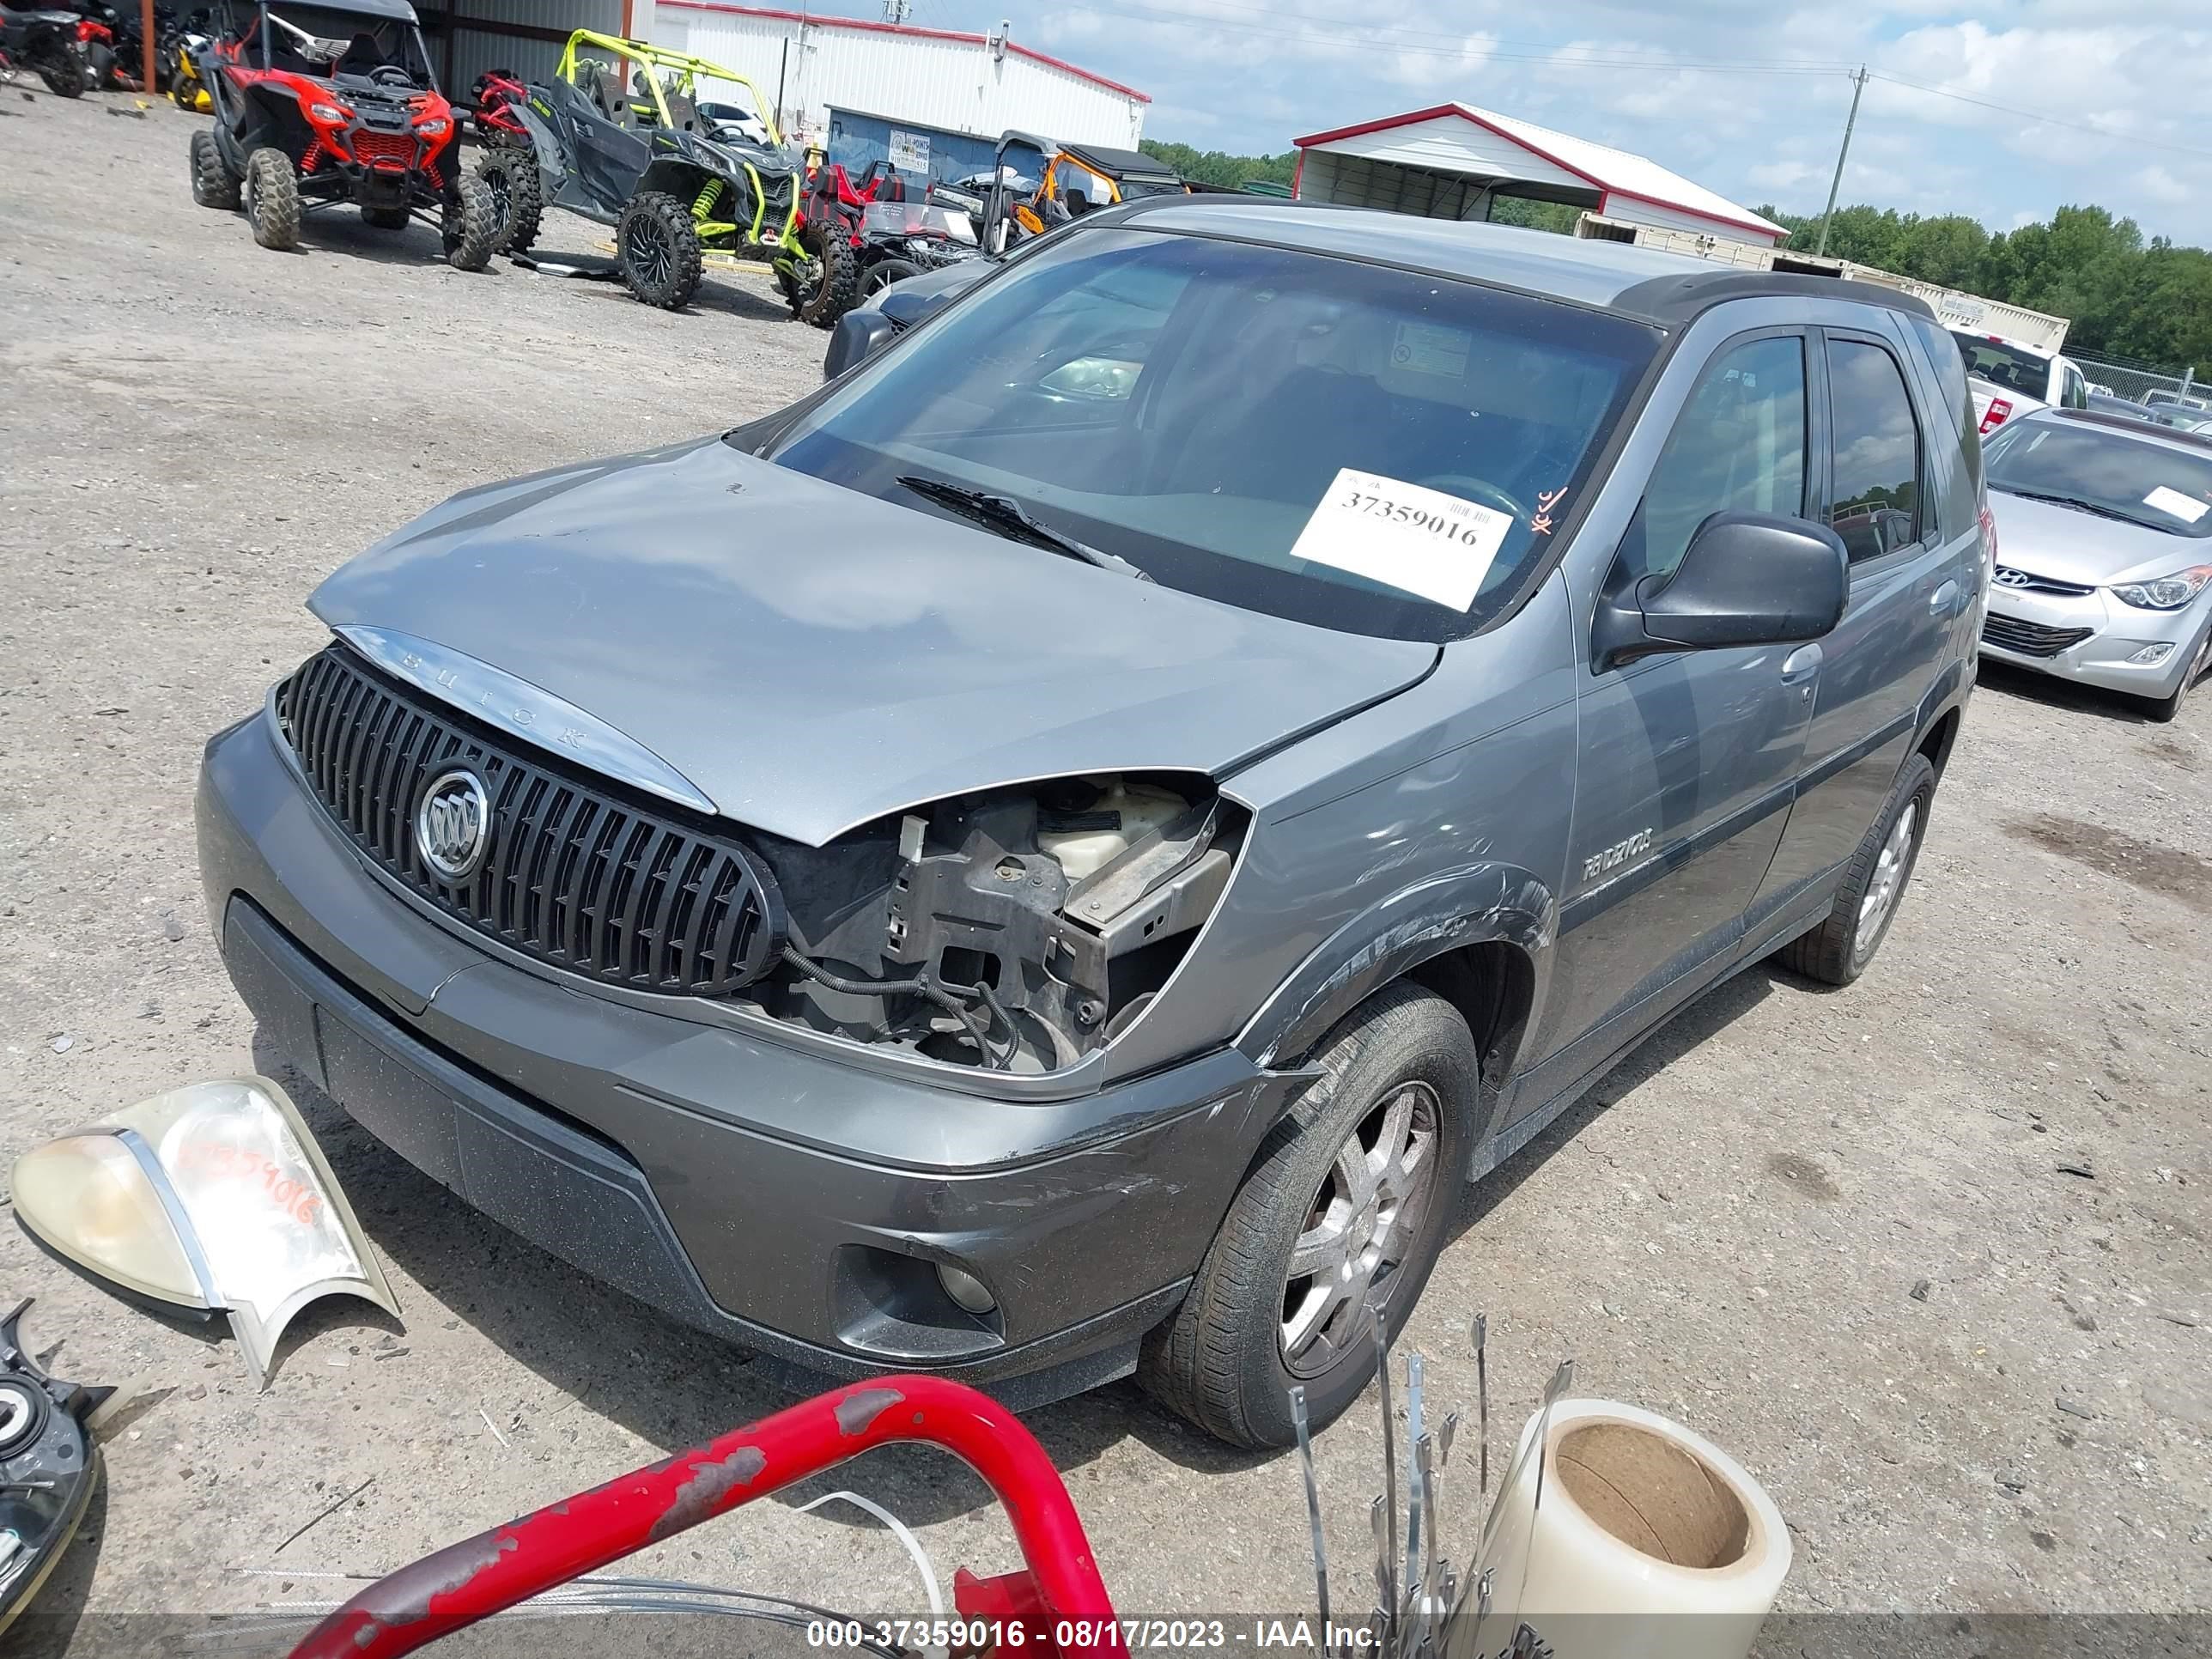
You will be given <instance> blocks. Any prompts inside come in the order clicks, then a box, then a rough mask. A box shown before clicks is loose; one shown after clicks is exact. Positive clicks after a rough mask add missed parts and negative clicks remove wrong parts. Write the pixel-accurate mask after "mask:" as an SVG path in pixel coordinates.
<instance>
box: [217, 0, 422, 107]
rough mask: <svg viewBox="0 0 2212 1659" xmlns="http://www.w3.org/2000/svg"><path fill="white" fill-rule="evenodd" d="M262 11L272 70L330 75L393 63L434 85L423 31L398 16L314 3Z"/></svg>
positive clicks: (364, 71) (322, 77)
mask: <svg viewBox="0 0 2212 1659" xmlns="http://www.w3.org/2000/svg"><path fill="white" fill-rule="evenodd" d="M262 16H263V17H265V18H266V19H267V22H266V24H265V25H263V24H262V23H261V22H260V21H259V20H258V19H257V20H256V27H257V28H260V29H261V30H262V32H263V33H264V35H265V37H266V40H267V47H268V52H269V67H270V68H271V69H274V70H286V71H289V73H291V74H294V75H311V76H314V77H315V78H316V79H318V80H330V79H333V78H335V77H336V76H340V75H352V76H368V75H369V74H371V73H373V72H374V70H380V69H385V68H392V69H398V70H404V71H405V72H406V76H407V78H408V80H409V82H410V83H411V84H413V85H415V86H417V87H421V88H426V89H427V88H429V87H430V86H431V85H432V84H433V82H432V81H431V79H430V61H429V59H428V58H427V57H425V56H424V55H423V51H422V35H421V34H420V33H418V32H417V31H416V27H415V25H414V24H412V23H410V22H406V21H403V20H401V19H399V18H397V17H375V16H372V15H369V14H368V13H367V12H360V11H346V10H343V9H339V8H337V7H332V6H312V5H282V6H270V7H268V8H267V9H265V10H264V12H263V14H262ZM257 44H258V43H257Z"/></svg>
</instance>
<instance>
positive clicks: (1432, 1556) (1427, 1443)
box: [1413, 1435, 1437, 1644]
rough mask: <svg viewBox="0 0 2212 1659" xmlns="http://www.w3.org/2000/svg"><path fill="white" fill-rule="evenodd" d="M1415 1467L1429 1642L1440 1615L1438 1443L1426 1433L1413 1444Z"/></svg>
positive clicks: (1423, 1622) (1424, 1634)
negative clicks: (1438, 1579) (1437, 1590)
mask: <svg viewBox="0 0 2212 1659" xmlns="http://www.w3.org/2000/svg"><path fill="white" fill-rule="evenodd" d="M1413 1469H1414V1472H1415V1476H1416V1478H1417V1479H1418V1480H1419V1482H1420V1504H1421V1510H1422V1517H1421V1518H1422V1522H1423V1526H1422V1528H1421V1530H1422V1534H1423V1536H1424V1537H1425V1538H1426V1540H1427V1542H1426V1543H1425V1544H1424V1545H1423V1546H1422V1556H1421V1589H1420V1598H1421V1600H1420V1632H1421V1640H1422V1642H1423V1643H1424V1644H1426V1643H1427V1641H1428V1638H1429V1632H1430V1630H1431V1626H1433V1625H1434V1623H1435V1621H1436V1616H1437V1608H1436V1589H1437V1479H1436V1443H1435V1442H1434V1441H1432V1440H1431V1438H1430V1437H1428V1436H1427V1435H1423V1436H1422V1437H1420V1438H1419V1439H1418V1440H1416V1441H1415V1442H1414V1443H1413Z"/></svg>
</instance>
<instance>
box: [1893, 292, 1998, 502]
mask: <svg viewBox="0 0 2212 1659" xmlns="http://www.w3.org/2000/svg"><path fill="white" fill-rule="evenodd" d="M1905 321H1906V323H1907V324H1908V325H1911V330H1912V332H1913V333H1914V335H1916V336H1917V337H1918V339H1919V341H1920V345H1921V349H1922V350H1923V351H1924V352H1925V353H1926V354H1927V357H1928V362H1929V367H1930V368H1934V369H1935V371H1936V386H1938V387H1939V388H1940V389H1941V390H1942V394H1943V421H1942V424H1941V425H1940V426H1938V427H1936V428H1935V429H1933V430H1932V431H1930V433H1929V440H1928V441H1929V446H1930V447H1936V446H1941V447H1942V452H1943V453H1942V456H1941V457H1940V458H1939V464H1938V465H1936V467H1935V468H1934V471H1935V474H1936V476H1935V477H1934V479H1933V481H1932V482H1933V483H1934V484H1935V490H1934V495H1935V505H1936V523H1937V525H1938V526H1939V527H1940V531H1941V533H1942V538H1943V539H1944V540H1945V541H1947V542H1948V541H1949V540H1950V539H1951V538H1953V537H1954V536H1963V535H1965V534H1966V532H1968V531H1969V530H1971V529H1972V528H1973V527H1974V524H1975V521H1976V520H1977V518H1978V515H1979V513H1980V511H1981V495H1982V435H1981V422H1979V421H1978V419H1976V417H1975V415H1974V396H1973V392H1972V390H1971V389H1970V388H1969V387H1968V386H1967V385H1966V359H1965V358H1964V357H1962V356H1960V354H1959V343H1958V342H1957V341H1956V340H1954V339H1953V338H1952V337H1951V333H1950V331H1949V330H1948V329H1946V328H1945V327H1944V326H1943V325H1942V324H1941V323H1938V322H1936V320H1935V319H1932V318H1928V317H1911V316H1908V317H1907V318H1906V319H1905Z"/></svg>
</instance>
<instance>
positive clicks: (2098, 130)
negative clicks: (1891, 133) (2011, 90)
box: [1872, 70, 2212, 161]
mask: <svg viewBox="0 0 2212 1659" xmlns="http://www.w3.org/2000/svg"><path fill="white" fill-rule="evenodd" d="M1872 74H1873V76H1874V78H1875V80H1877V81H1887V82H1889V83H1890V84H1891V85H1892V86H1896V87H1904V88H1907V89H1908V90H1910V91H1912V92H1924V93H1927V94H1929V95H1930V96H1931V97H1936V98H1948V99H1952V100H1954V101H1956V102H1958V103H1961V104H1972V105H1973V106H1975V107H1976V108H1978V109H1993V110H1996V111H1998V112H2000V113H2002V114H2005V115H2017V116H2019V117H2021V118H2022V119H2024V120H2028V121H2033V122H2035V123H2036V124H2037V125H2039V126H2046V127H2064V128H2067V129H2068V130H2069V131H2074V132H2087V133H2093V134H2095V135H2096V136H2097V137H2100V138H2110V139H2112V140H2114V141H2115V142H2116V143H2123V144H2142V145H2144V146H2146V147H2147V148H2148V149H2165V150H2172V152H2173V153H2174V154H2175V155H2194V156H2197V157H2199V158H2200V159H2202V160H2204V161H2212V149H2192V148H2191V147H2190V146H2189V145H2187V144H2172V143H2166V141H2165V140H2164V139H2162V138H2146V137H2142V136H2141V135H2140V134H2137V133H2132V132H2115V131H2112V129H2111V128H2110V127H2095V126H2091V125H2089V124H2088V123H2087V122H2085V121H2065V120H2061V119H2060V118H2058V117H2057V116H2055V115H2046V114H2045V113H2044V112H2042V111H2040V110H2033V109H2018V108H2015V106H2012V105H2010V104H1995V103H1991V102H1990V100H1988V99H1986V98H1974V97H1970V96H1969V95H1968V94H1966V93H1963V92H1953V91H1952V90H1951V89H1950V88H1948V87H1933V86H1929V84H1928V83H1927V82H1924V81H1908V80H1906V79H1905V77H1904V76H1901V75H1892V74H1890V73H1888V72H1887V70H1873V71H1872Z"/></svg>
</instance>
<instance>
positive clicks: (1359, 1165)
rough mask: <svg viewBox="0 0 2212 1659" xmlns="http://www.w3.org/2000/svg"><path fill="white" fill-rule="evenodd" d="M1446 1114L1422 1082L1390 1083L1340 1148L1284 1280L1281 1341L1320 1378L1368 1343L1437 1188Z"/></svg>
mask: <svg viewBox="0 0 2212 1659" xmlns="http://www.w3.org/2000/svg"><path fill="white" fill-rule="evenodd" d="M1442 1121H1443V1110H1442V1108H1441V1106H1440V1104H1439V1103H1438V1102H1437V1096H1436V1092H1435V1091H1434V1090H1432V1089H1431V1088H1430V1087H1429V1085H1427V1084H1425V1083H1405V1084H1401V1085H1398V1086H1397V1087H1395V1088H1394V1089H1392V1090H1391V1091H1389V1093H1388V1094H1387V1095H1385V1097H1383V1100H1381V1101H1380V1102H1378V1103H1376V1105H1375V1107H1374V1108H1373V1109H1371V1110H1370V1111H1369V1112H1368V1113H1367V1114H1366V1115H1364V1117H1363V1118H1362V1119H1361V1120H1360V1121H1359V1122H1358V1125H1357V1126H1355V1127H1354V1128H1353V1129H1352V1133H1351V1134H1350V1135H1348V1136H1346V1139H1345V1141H1344V1144H1343V1145H1342V1146H1340V1147H1338V1148H1337V1150H1336V1156H1335V1158H1334V1159H1333V1160H1332V1161H1331V1163H1330V1165H1329V1170H1328V1175H1327V1176H1325V1177H1323V1179H1322V1184H1321V1188H1320V1190H1319V1191H1317V1192H1316V1194H1314V1197H1313V1201H1312V1203H1311V1204H1310V1205H1309V1206H1307V1212H1306V1218H1305V1225H1304V1230H1303V1231H1300V1233H1299V1234H1298V1237H1297V1243H1294V1244H1293V1245H1292V1246H1291V1262H1290V1268H1289V1271H1288V1272H1287V1273H1286V1274H1285V1278H1284V1282H1283V1310H1282V1328H1281V1335H1280V1345H1281V1352H1282V1358H1283V1364H1284V1366H1285V1369H1287V1370H1289V1371H1290V1372H1291V1375H1292V1376H1319V1375H1320V1374H1321V1373H1322V1372H1323V1371H1326V1370H1328V1369H1329V1367H1331V1366H1332V1365H1334V1364H1336V1362H1337V1361H1338V1360H1339V1359H1340V1358H1342V1357H1343V1356H1344V1354H1345V1353H1346V1351H1348V1350H1350V1349H1351V1348H1353V1347H1355V1346H1358V1344H1359V1343H1360V1342H1361V1341H1363V1340H1365V1338H1366V1336H1367V1334H1368V1333H1369V1332H1370V1331H1371V1330H1372V1329H1373V1328H1374V1322H1375V1314H1374V1310H1375V1309H1376V1308H1377V1307H1379V1306H1382V1305H1383V1304H1384V1303H1386V1302H1387V1301H1388V1299H1389V1296H1390V1292H1391V1288H1392V1285H1393V1284H1394V1282H1395V1279H1396V1277H1397V1273H1398V1270H1399V1268H1400V1267H1401V1266H1402V1265H1403V1264H1404V1262H1405V1259H1406V1255H1407V1251H1408V1250H1410V1249H1412V1248H1413V1241H1414V1239H1415V1237H1417V1236H1418V1234H1419V1231H1420V1226H1421V1218H1422V1217H1423V1216H1424V1215H1425V1213H1426V1212H1427V1210H1428V1207H1429V1206H1430V1205H1431V1203H1433V1202H1434V1201H1435V1199H1436V1193H1437V1130H1438V1127H1439V1125H1440V1124H1441V1123H1442Z"/></svg>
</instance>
